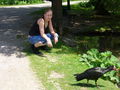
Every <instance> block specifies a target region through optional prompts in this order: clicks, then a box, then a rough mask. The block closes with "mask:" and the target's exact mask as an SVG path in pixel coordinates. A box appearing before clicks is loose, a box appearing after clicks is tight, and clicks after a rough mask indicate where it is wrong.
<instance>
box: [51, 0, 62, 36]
mask: <svg viewBox="0 0 120 90" xmlns="http://www.w3.org/2000/svg"><path fill="white" fill-rule="evenodd" d="M52 9H53V21H54V22H53V23H54V25H55V28H56V29H57V30H56V31H57V32H58V33H59V34H60V35H62V33H63V31H62V0H52Z"/></svg>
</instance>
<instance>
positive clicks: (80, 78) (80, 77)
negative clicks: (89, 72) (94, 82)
mask: <svg viewBox="0 0 120 90" xmlns="http://www.w3.org/2000/svg"><path fill="white" fill-rule="evenodd" d="M74 76H75V78H76V80H77V81H80V80H82V79H85V75H84V74H83V73H81V74H74Z"/></svg>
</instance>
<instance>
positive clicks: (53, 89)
mask: <svg viewBox="0 0 120 90" xmlns="http://www.w3.org/2000/svg"><path fill="white" fill-rule="evenodd" d="M28 51H29V49H28V50H27V52H28ZM42 52H43V53H44V54H45V57H40V56H37V55H34V54H31V53H30V52H29V53H27V55H28V57H29V59H30V62H31V67H32V69H33V71H34V72H35V73H36V75H37V77H38V78H39V80H40V81H41V82H42V84H43V85H44V87H45V88H46V90H98V88H96V86H95V83H94V81H91V80H90V81H89V84H87V83H86V82H87V81H86V80H82V81H79V82H77V81H76V80H75V78H74V74H76V73H81V72H83V71H84V70H86V69H87V68H88V66H87V65H85V64H82V63H81V62H80V61H79V57H80V56H79V55H78V54H77V51H76V49H74V48H70V47H68V46H65V45H64V44H63V43H61V42H59V43H58V44H57V45H54V48H53V49H51V50H50V51H49V52H45V51H42ZM98 85H99V87H100V88H99V89H100V90H118V88H116V86H115V85H114V84H113V83H111V82H110V81H106V80H103V79H99V80H98Z"/></svg>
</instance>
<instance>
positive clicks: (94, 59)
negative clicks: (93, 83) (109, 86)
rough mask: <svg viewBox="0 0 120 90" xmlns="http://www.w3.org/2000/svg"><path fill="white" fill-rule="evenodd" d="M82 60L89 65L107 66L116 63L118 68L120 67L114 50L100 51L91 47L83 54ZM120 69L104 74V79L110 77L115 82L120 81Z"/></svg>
mask: <svg viewBox="0 0 120 90" xmlns="http://www.w3.org/2000/svg"><path fill="white" fill-rule="evenodd" d="M80 61H81V62H85V63H86V64H87V65H88V66H89V67H103V68H105V67H107V66H110V65H114V66H115V67H116V68H120V61H119V60H118V58H116V57H115V56H114V55H112V52H110V51H106V52H99V51H98V50H97V49H91V50H89V51H87V53H86V54H83V55H81V57H80ZM118 72H119V71H117V72H116V71H111V72H109V73H106V74H104V76H103V77H104V79H109V80H110V81H112V82H114V83H120V77H119V76H118Z"/></svg>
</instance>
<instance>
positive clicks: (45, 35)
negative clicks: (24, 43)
mask: <svg viewBox="0 0 120 90" xmlns="http://www.w3.org/2000/svg"><path fill="white" fill-rule="evenodd" d="M28 39H29V42H30V43H31V44H32V51H33V53H35V54H37V55H42V53H41V52H40V51H39V49H38V47H42V46H45V45H47V46H48V47H50V48H52V47H53V45H52V41H51V40H52V39H53V40H54V43H55V44H56V43H57V42H58V34H57V33H55V31H54V28H53V24H52V10H51V9H46V10H45V11H44V14H43V17H41V18H39V19H38V20H37V21H35V23H34V24H33V26H32V27H31V29H30V31H29V37H28Z"/></svg>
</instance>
